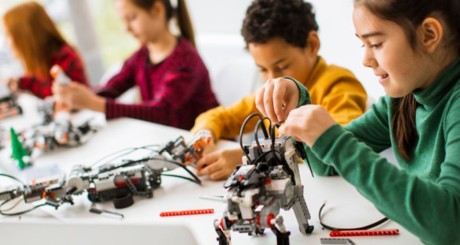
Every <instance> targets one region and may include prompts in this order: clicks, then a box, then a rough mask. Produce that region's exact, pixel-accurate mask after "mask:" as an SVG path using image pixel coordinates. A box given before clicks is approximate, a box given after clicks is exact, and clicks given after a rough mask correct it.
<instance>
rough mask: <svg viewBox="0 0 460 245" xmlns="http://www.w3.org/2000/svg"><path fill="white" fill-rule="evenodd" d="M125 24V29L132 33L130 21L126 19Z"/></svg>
mask: <svg viewBox="0 0 460 245" xmlns="http://www.w3.org/2000/svg"><path fill="white" fill-rule="evenodd" d="M123 24H124V25H123V27H124V29H125V31H126V32H128V33H131V27H130V25H129V22H127V21H125V22H124V23H123Z"/></svg>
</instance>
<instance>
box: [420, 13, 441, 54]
mask: <svg viewBox="0 0 460 245" xmlns="http://www.w3.org/2000/svg"><path fill="white" fill-rule="evenodd" d="M419 31H420V37H421V38H420V40H421V45H422V47H423V49H424V50H426V51H427V52H429V53H432V52H434V51H435V50H436V49H437V48H438V47H439V46H440V44H441V40H442V38H443V35H444V29H443V26H442V24H441V22H440V21H439V20H438V19H436V18H433V17H428V18H426V19H425V20H424V21H423V22H422V24H421V25H420V27H419Z"/></svg>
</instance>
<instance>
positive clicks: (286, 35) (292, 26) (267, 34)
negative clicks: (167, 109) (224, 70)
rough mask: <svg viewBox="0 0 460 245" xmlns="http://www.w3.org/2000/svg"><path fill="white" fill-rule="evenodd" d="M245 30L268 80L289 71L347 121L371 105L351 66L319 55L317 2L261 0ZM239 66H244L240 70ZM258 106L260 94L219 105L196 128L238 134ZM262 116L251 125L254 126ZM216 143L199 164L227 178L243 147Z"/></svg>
mask: <svg viewBox="0 0 460 245" xmlns="http://www.w3.org/2000/svg"><path fill="white" fill-rule="evenodd" d="M241 32H242V35H243V37H244V40H245V42H246V45H247V48H248V50H249V52H250V53H251V55H252V57H253V58H254V61H255V62H256V64H257V66H258V67H259V69H260V73H261V76H262V78H263V79H264V80H268V79H272V78H277V77H283V76H289V77H292V78H295V79H296V80H298V81H299V82H301V83H302V84H303V85H305V87H306V88H307V89H308V91H309V93H310V97H311V102H312V104H318V105H322V106H323V107H325V108H326V109H327V110H328V111H329V113H331V115H332V117H333V118H334V119H335V121H337V122H338V123H340V124H342V125H345V124H347V123H348V122H350V121H351V120H352V119H354V118H357V117H358V116H360V115H361V114H362V113H363V112H364V111H365V108H366V101H367V94H366V91H365V90H364V88H363V86H362V85H361V83H360V82H359V81H358V80H357V79H356V78H355V76H354V75H353V74H352V73H351V72H350V71H348V70H346V69H344V68H341V67H338V66H333V65H327V64H326V62H325V61H324V60H323V59H322V58H321V57H320V56H318V50H319V48H320V40H319V38H318V25H317V23H316V20H315V14H314V12H313V7H312V5H311V4H310V3H307V2H304V1H303V0H255V1H254V2H253V3H252V4H251V5H250V6H249V8H248V10H247V12H246V17H245V19H244V21H243V27H242V30H241ZM235 72H238V71H235ZM255 112H258V110H257V108H256V105H255V94H251V95H248V96H246V97H244V98H243V99H241V100H240V101H238V102H236V103H235V104H233V105H232V106H230V107H223V106H220V107H216V108H214V109H211V110H209V111H207V112H205V113H203V114H201V115H200V116H199V117H198V118H197V119H196V121H195V126H194V127H193V128H192V132H193V133H197V132H199V131H201V130H209V131H210V132H211V134H212V136H213V140H214V142H216V141H217V140H219V139H221V138H225V139H234V138H235V137H236V136H238V135H239V132H240V128H241V126H242V124H243V122H244V120H245V118H246V117H247V116H249V115H250V114H252V113H255ZM256 121H257V120H251V121H250V122H249V123H248V125H247V127H246V129H247V130H249V131H250V130H253V129H254V126H255V123H256ZM213 148H214V146H213V145H211V146H209V147H208V148H207V149H205V152H206V153H207V154H206V155H205V156H204V157H203V158H202V159H201V160H200V161H199V162H198V164H197V167H198V174H199V175H209V177H210V178H211V179H213V180H220V179H224V178H227V177H228V176H230V174H231V173H232V172H233V170H234V169H235V167H236V166H237V165H238V164H240V163H241V158H242V156H243V153H242V151H241V149H240V148H235V149H227V150H220V151H214V152H211V151H212V150H213Z"/></svg>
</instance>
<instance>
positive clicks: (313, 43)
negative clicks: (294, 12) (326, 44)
mask: <svg viewBox="0 0 460 245" xmlns="http://www.w3.org/2000/svg"><path fill="white" fill-rule="evenodd" d="M320 46H321V42H320V41H319V37H318V32H317V31H310V33H308V37H307V51H308V53H309V54H310V55H314V56H317V55H318V52H319V48H320Z"/></svg>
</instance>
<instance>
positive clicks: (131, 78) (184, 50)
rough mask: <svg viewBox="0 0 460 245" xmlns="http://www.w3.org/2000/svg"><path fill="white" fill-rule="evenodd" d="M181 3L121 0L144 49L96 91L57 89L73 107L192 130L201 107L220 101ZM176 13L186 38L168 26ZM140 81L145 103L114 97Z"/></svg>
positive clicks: (74, 87)
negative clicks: (120, 100)
mask: <svg viewBox="0 0 460 245" xmlns="http://www.w3.org/2000/svg"><path fill="white" fill-rule="evenodd" d="M177 2H178V6H177V10H176V9H174V8H173V6H171V3H170V1H169V0H117V1H116V7H117V11H118V13H119V15H120V17H121V19H122V20H123V22H124V24H125V27H126V30H127V31H128V32H130V33H131V34H132V35H133V36H134V37H135V38H136V39H137V40H139V42H140V43H141V48H140V49H139V50H138V51H137V52H135V53H134V54H133V55H132V56H131V57H130V58H129V59H128V60H127V61H126V62H125V64H124V65H123V67H122V69H121V71H120V72H119V73H118V74H117V75H115V76H114V77H113V78H112V79H110V81H109V82H108V83H107V84H106V85H105V86H104V87H103V88H102V89H100V90H98V91H97V94H94V93H93V92H92V91H90V90H89V89H87V88H85V87H83V86H80V85H79V84H76V83H71V84H70V85H69V86H55V87H54V88H55V91H56V93H58V94H60V95H61V97H62V98H65V100H67V103H69V104H70V105H71V106H72V107H74V108H77V109H81V108H87V109H92V110H95V111H99V112H104V113H105V115H106V118H107V119H112V118H117V117H131V118H136V119H142V120H146V121H151V122H156V123H161V124H165V125H169V126H174V127H178V128H182V129H190V128H191V127H192V126H193V122H194V120H195V118H196V117H197V116H198V115H199V114H200V113H201V112H203V111H206V110H209V109H211V108H213V107H215V106H217V105H218V103H217V100H216V97H215V95H214V93H213V92H212V90H211V84H210V80H209V75H208V71H207V69H206V67H205V65H204V63H203V62H202V60H201V58H200V56H199V55H198V53H197V51H196V49H195V47H194V45H195V42H194V37H193V30H192V26H191V22H190V19H189V16H188V12H187V8H186V6H185V2H184V0H178V1H177ZM175 12H177V19H178V23H179V28H180V31H181V34H182V37H176V36H174V35H173V34H172V33H171V31H170V30H169V27H168V26H169V22H170V20H171V19H172V18H173V17H174V13H175ZM135 85H137V86H139V88H140V93H141V97H142V102H141V103H138V104H122V103H119V102H117V101H115V100H114V99H115V98H117V97H118V96H120V95H121V94H123V93H124V92H125V91H127V90H128V89H129V88H131V87H133V86H135Z"/></svg>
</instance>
